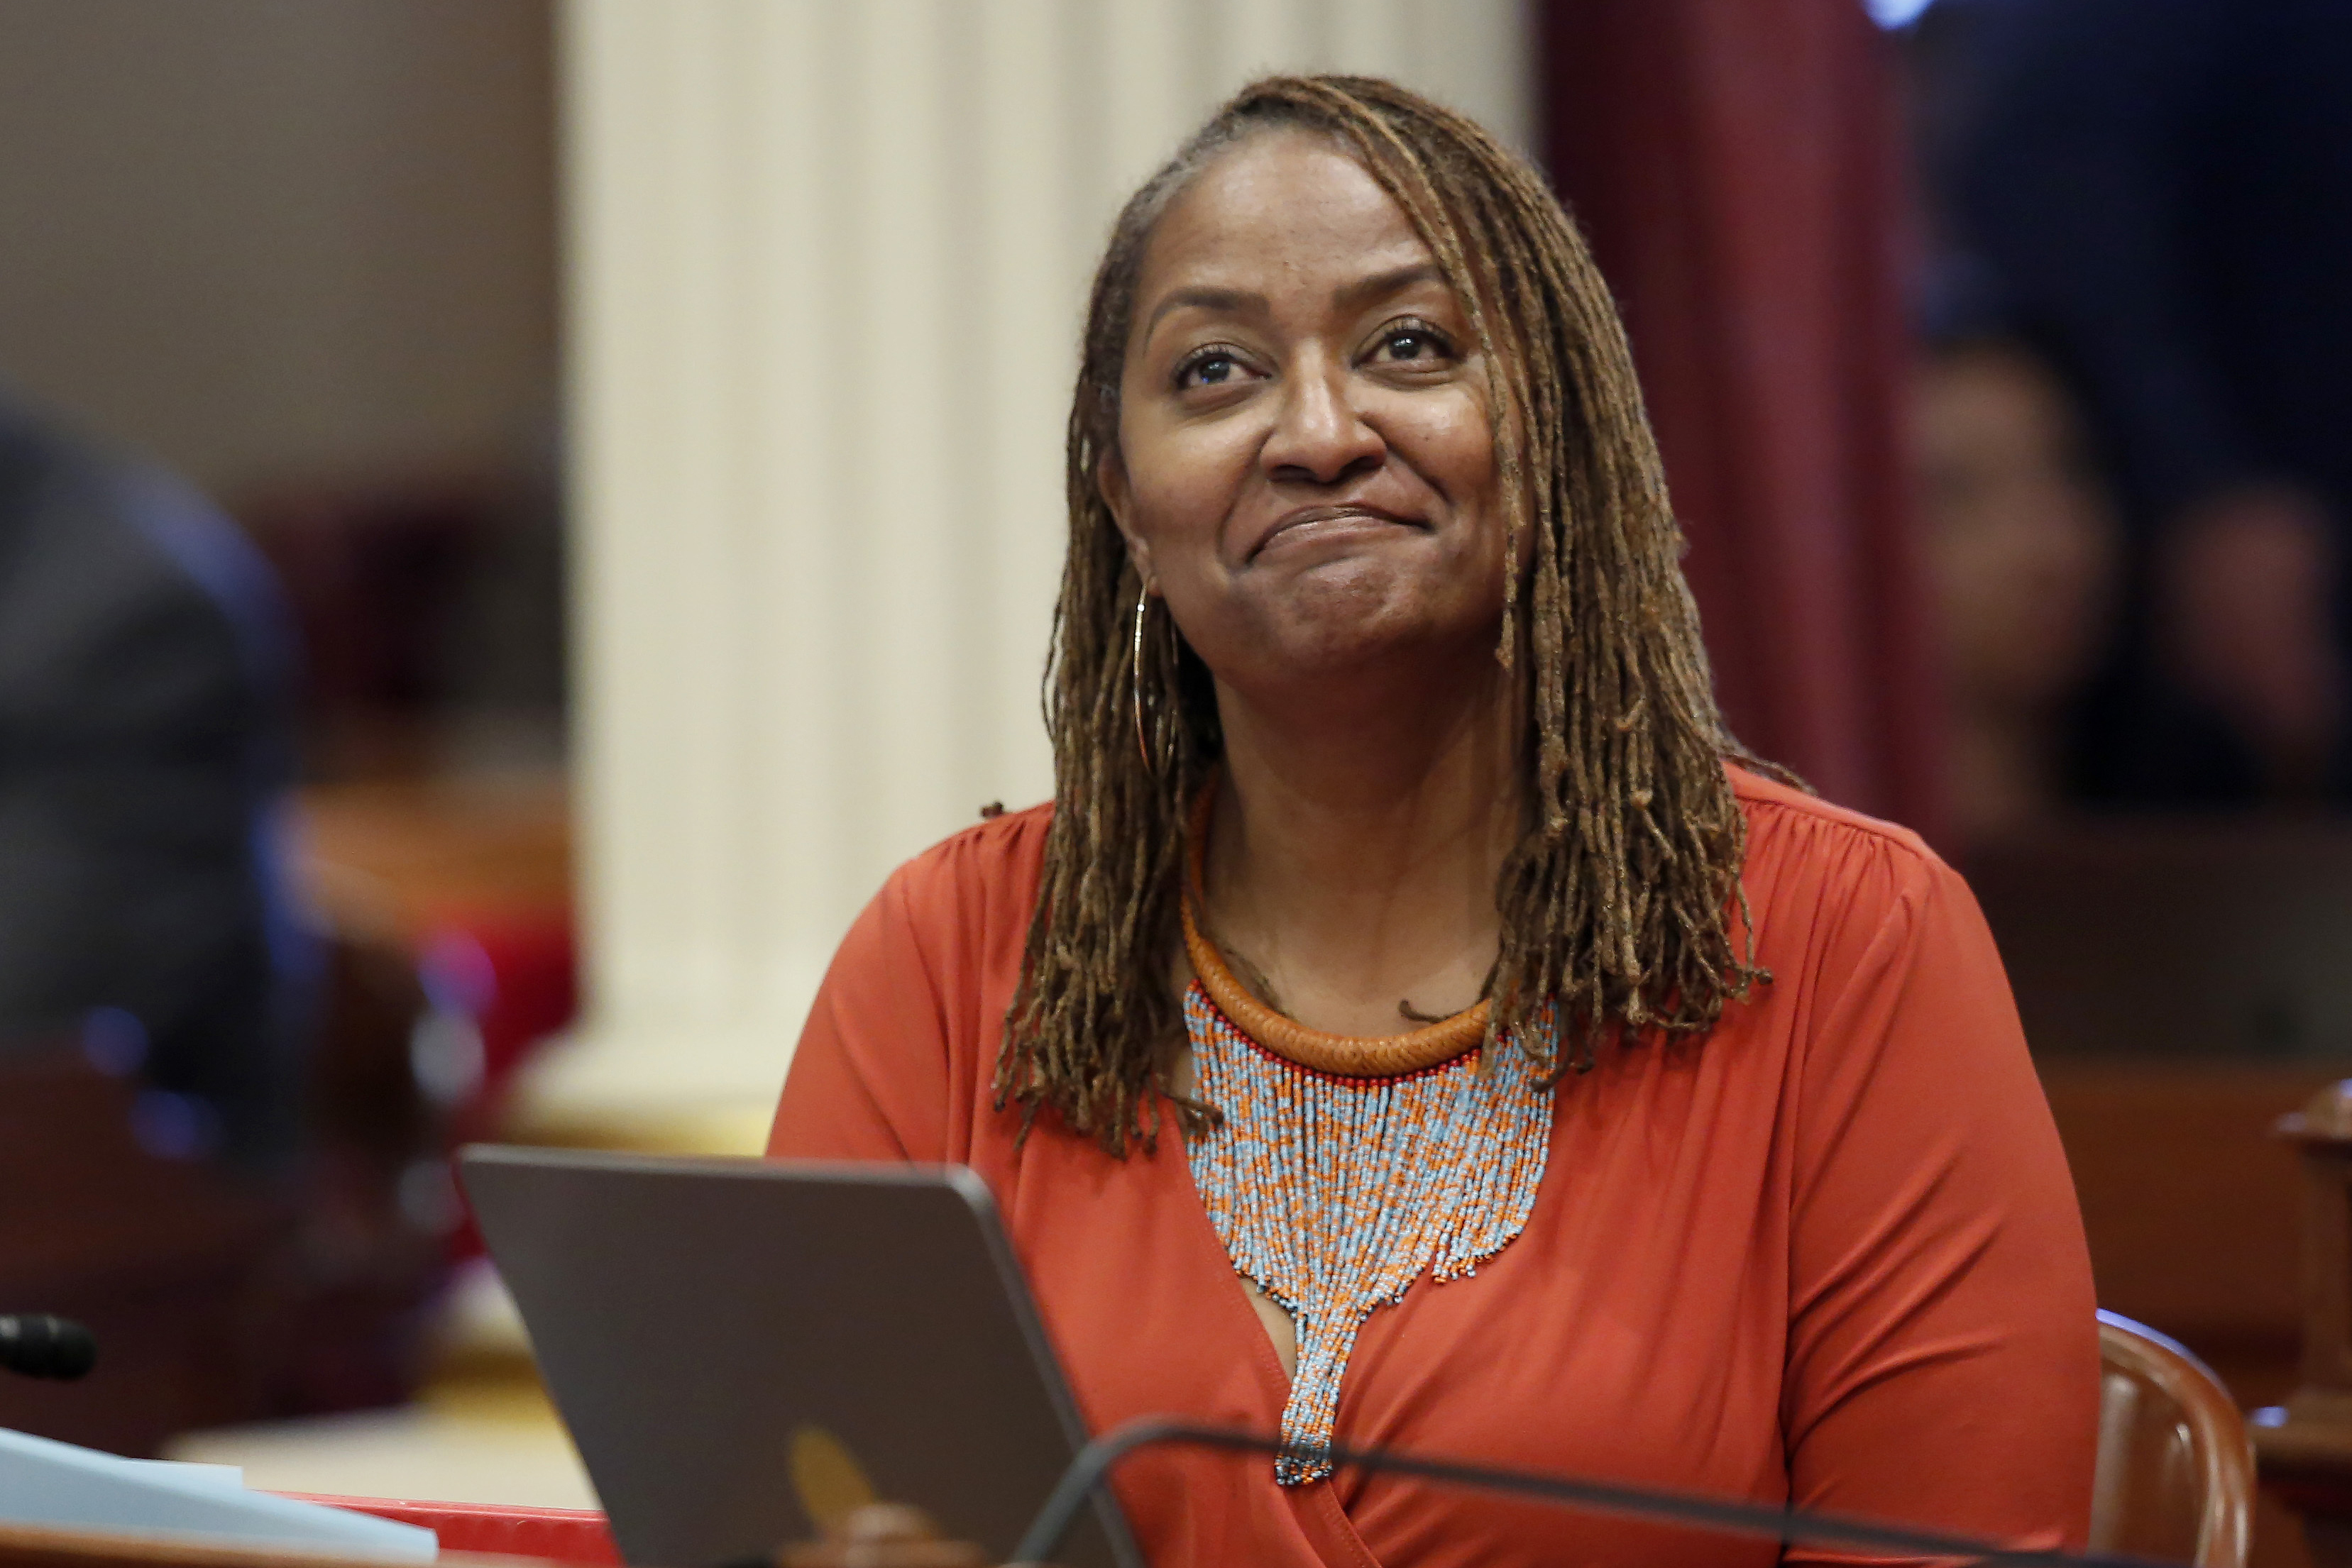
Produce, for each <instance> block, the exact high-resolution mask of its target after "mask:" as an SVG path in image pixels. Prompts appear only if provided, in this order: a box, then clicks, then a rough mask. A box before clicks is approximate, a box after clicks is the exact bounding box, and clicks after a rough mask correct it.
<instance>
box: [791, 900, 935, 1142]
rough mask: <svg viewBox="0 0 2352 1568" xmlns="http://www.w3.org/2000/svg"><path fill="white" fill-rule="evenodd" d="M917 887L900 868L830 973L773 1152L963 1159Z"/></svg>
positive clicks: (804, 1039)
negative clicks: (915, 904)
mask: <svg viewBox="0 0 2352 1568" xmlns="http://www.w3.org/2000/svg"><path fill="white" fill-rule="evenodd" d="M907 883H908V874H907V873H906V872H905V871H901V872H900V873H898V875H896V876H893V877H892V878H891V879H890V880H889V881H888V882H887V883H884V884H883V888H882V891H881V892H880V893H878V894H876V895H875V897H874V901H873V902H872V903H871V904H867V905H866V909H865V912H864V913H863V914H861V915H858V917H857V921H856V925H852V926H851V927H850V928H849V935H848V936H845V937H844V938H843V939H842V944H841V947H840V949H839V951H837V952H836V953H835V955H834V958H833V963H832V966H831V967H829V968H828V969H827V970H826V971H825V977H824V984H823V985H822V986H820V987H819V988H817V993H816V1000H815V1002H814V1005H813V1006H811V1008H810V1009H809V1017H808V1023H807V1025H806V1027H804V1028H803V1030H801V1040H800V1045H799V1046H798V1048H797V1049H795V1050H794V1051H793V1065H792V1069H791V1071H789V1072H788V1073H786V1075H785V1077H784V1092H783V1098H782V1100H781V1101H780V1102H779V1103H778V1104H777V1107H776V1120H775V1125H774V1127H773V1128H772V1130H771V1131H770V1133H769V1135H768V1153H769V1154H770V1155H772V1156H786V1157H791V1158H795V1159H826V1160H883V1161H937V1160H946V1159H950V1158H952V1157H953V1156H952V1155H950V1154H949V1153H948V1152H947V1151H948V1125H949V1121H950V1116H949V1105H948V1077H949V1074H948V1070H947V1068H948V1062H947V1055H948V1041H947V1031H946V1029H945V1027H944V1024H945V1019H944V1018H943V1016H942V1011H941V1009H940V998H939V996H938V994H937V991H936V988H935V987H934V986H933V985H932V984H931V978H930V975H929V968H928V966H927V965H926V963H925V955H924V952H923V945H922V943H921V941H920V940H919V936H918V932H917V929H916V922H915V920H914V917H913V915H912V914H911V912H910V910H909V909H908V886H907Z"/></svg>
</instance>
